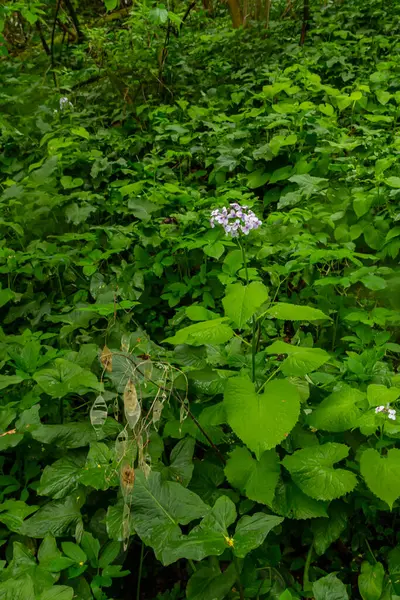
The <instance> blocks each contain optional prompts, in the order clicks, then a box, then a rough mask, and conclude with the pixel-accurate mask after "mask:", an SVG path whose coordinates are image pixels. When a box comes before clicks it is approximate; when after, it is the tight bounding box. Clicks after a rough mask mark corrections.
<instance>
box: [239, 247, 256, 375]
mask: <svg viewBox="0 0 400 600" xmlns="http://www.w3.org/2000/svg"><path fill="white" fill-rule="evenodd" d="M238 244H239V248H240V249H241V251H242V258H243V265H244V272H245V276H246V285H249V270H248V268H247V257H246V251H245V248H244V246H243V244H242V242H241V241H240V239H238ZM251 324H252V332H253V338H252V341H251V379H252V381H253V383H254V382H255V380H256V352H257V319H256V318H255V316H254V315H253V317H252V319H251Z"/></svg>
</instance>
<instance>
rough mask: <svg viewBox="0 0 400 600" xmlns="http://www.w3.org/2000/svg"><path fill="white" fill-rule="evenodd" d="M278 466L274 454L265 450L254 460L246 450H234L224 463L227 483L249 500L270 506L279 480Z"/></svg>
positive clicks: (276, 457) (276, 456) (277, 460)
mask: <svg viewBox="0 0 400 600" xmlns="http://www.w3.org/2000/svg"><path fill="white" fill-rule="evenodd" d="M279 474H280V465H279V459H278V455H277V454H276V452H274V451H273V450H267V451H266V452H264V453H263V454H262V455H261V458H260V460H259V461H258V460H255V459H254V458H253V457H252V456H251V454H250V452H249V451H248V450H247V449H246V448H240V447H237V448H235V449H234V450H233V451H232V452H231V454H230V456H229V459H228V461H227V463H226V467H225V475H226V478H227V479H228V481H229V483H230V484H231V485H232V486H233V487H236V488H238V489H239V490H240V491H241V492H242V493H243V494H245V495H246V496H247V497H248V498H250V499H251V500H255V501H256V502H261V503H263V504H267V505H268V506H271V504H272V501H273V499H274V495H275V489H276V486H277V483H278V480H279Z"/></svg>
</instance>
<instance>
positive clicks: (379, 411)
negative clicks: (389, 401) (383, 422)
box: [375, 406, 385, 413]
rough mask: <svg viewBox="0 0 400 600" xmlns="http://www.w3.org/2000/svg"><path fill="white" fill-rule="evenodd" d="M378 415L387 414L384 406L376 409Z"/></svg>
mask: <svg viewBox="0 0 400 600" xmlns="http://www.w3.org/2000/svg"><path fill="white" fill-rule="evenodd" d="M375 412H376V413H381V412H385V407H384V406H377V407H376V409H375Z"/></svg>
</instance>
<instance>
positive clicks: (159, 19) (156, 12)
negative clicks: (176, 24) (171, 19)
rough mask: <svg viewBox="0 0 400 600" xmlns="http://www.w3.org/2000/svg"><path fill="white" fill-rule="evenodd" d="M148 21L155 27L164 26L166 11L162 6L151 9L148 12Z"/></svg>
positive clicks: (166, 19)
mask: <svg viewBox="0 0 400 600" xmlns="http://www.w3.org/2000/svg"><path fill="white" fill-rule="evenodd" d="M149 19H150V21H151V22H152V23H154V24H155V25H164V23H166V22H167V21H168V11H167V10H166V9H165V6H164V4H160V5H159V6H156V7H155V8H152V9H151V10H150V12H149Z"/></svg>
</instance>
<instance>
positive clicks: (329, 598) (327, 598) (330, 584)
mask: <svg viewBox="0 0 400 600" xmlns="http://www.w3.org/2000/svg"><path fill="white" fill-rule="evenodd" d="M312 590H313V595H314V599H315V600H349V596H348V594H347V590H346V586H345V585H344V583H343V582H342V581H340V579H338V578H337V577H336V575H335V574H334V573H330V574H329V575H327V576H326V577H321V579H318V581H315V582H314V583H313V586H312Z"/></svg>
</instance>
